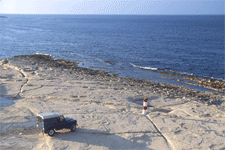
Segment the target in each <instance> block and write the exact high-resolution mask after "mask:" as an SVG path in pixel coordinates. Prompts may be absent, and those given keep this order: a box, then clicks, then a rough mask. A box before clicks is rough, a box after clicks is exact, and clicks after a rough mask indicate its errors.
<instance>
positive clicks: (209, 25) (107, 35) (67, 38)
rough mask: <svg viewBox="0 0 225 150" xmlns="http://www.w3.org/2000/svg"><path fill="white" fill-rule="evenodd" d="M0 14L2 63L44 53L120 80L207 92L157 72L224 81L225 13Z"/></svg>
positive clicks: (0, 56) (0, 54) (0, 57)
mask: <svg viewBox="0 0 225 150" xmlns="http://www.w3.org/2000/svg"><path fill="white" fill-rule="evenodd" d="M0 16H4V17H0V31H1V32H0V59H3V58H9V57H13V56H16V55H29V54H45V55H50V56H52V57H53V58H54V59H66V60H70V61H76V62H79V64H78V66H80V67H85V68H92V69H100V70H104V71H107V72H109V74H117V75H118V76H120V77H132V78H138V79H144V80H148V81H154V82H161V83H162V82H163V83H169V84H176V85H185V86H190V87H191V88H194V89H199V90H208V89H205V88H203V87H195V86H191V85H187V84H185V82H177V81H175V80H172V79H171V78H175V79H178V78H179V77H175V76H172V75H163V74H160V73H158V72H155V71H156V70H157V71H166V72H176V73H179V74H186V75H194V76H199V77H207V78H212V79H219V80H224V81H225V74H224V72H225V58H224V57H225V50H224V35H225V32H224V28H225V24H224V21H225V18H224V17H225V15H22V14H20V15H15V14H3V15H1V14H0ZM162 77H163V78H162ZM165 77H166V78H168V79H166V78H165ZM209 91H210V90H209Z"/></svg>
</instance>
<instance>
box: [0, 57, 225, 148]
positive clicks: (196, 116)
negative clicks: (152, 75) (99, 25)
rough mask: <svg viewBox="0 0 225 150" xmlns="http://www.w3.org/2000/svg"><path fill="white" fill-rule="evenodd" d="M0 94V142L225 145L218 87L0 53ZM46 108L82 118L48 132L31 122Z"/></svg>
mask: <svg viewBox="0 0 225 150" xmlns="http://www.w3.org/2000/svg"><path fill="white" fill-rule="evenodd" d="M144 98H147V99H148V103H147V111H146V114H143V99H144ZM0 102H1V107H0V115H1V118H0V122H1V123H0V149H18V150H20V149H21V150H23V149H35V150H43V149H49V150H54V149H103V150H108V149H163V150H171V149H224V148H225V144H224V136H225V127H224V124H225V119H224V118H225V109H224V108H225V100H224V95H223V94H219V93H216V92H199V91H195V90H193V89H190V88H188V87H184V86H175V85H170V84H164V83H155V82H153V81H151V82H150V81H145V80H140V79H133V78H121V77H118V76H116V75H113V74H110V73H109V72H105V71H101V70H92V69H87V68H81V67H78V65H77V63H76V62H71V61H67V60H63V59H58V60H54V59H52V58H51V57H50V56H47V55H20V56H15V57H12V58H5V59H2V60H0ZM2 102H3V103H2ZM4 102H8V103H7V104H6V105H5V104H4ZM2 105H3V106H2ZM43 112H59V113H61V114H63V115H65V116H68V117H71V118H74V119H76V120H77V121H78V124H79V126H78V127H77V130H76V132H74V133H73V132H70V131H69V130H67V129H65V130H60V131H59V132H58V131H57V134H56V135H55V136H54V137H49V136H48V135H47V134H42V133H41V131H40V130H37V128H36V121H37V118H36V116H37V114H38V113H43ZM12 139H13V140H12ZM112 143H114V144H112Z"/></svg>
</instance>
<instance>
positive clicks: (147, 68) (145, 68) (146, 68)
mask: <svg viewBox="0 0 225 150" xmlns="http://www.w3.org/2000/svg"><path fill="white" fill-rule="evenodd" d="M130 64H131V65H132V66H134V67H135V68H139V69H144V70H158V68H152V67H142V66H136V65H135V64H132V63H130Z"/></svg>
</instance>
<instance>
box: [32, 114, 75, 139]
mask: <svg viewBox="0 0 225 150" xmlns="http://www.w3.org/2000/svg"><path fill="white" fill-rule="evenodd" d="M36 126H37V127H38V128H39V129H41V130H42V131H43V132H44V133H48V135H49V136H53V135H54V134H55V130H61V129H64V128H67V129H70V130H71V131H72V132H74V131H76V126H77V120H74V119H72V118H69V117H65V118H64V116H63V115H62V114H60V113H58V112H49V113H40V114H37V122H36Z"/></svg>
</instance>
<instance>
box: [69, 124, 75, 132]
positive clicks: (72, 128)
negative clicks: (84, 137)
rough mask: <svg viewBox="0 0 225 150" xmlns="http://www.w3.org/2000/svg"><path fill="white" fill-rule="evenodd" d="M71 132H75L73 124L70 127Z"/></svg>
mask: <svg viewBox="0 0 225 150" xmlns="http://www.w3.org/2000/svg"><path fill="white" fill-rule="evenodd" d="M70 129H71V132H74V131H76V125H75V124H73V125H72V126H71V128H70Z"/></svg>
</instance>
